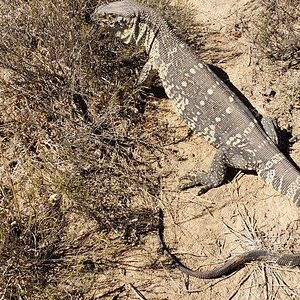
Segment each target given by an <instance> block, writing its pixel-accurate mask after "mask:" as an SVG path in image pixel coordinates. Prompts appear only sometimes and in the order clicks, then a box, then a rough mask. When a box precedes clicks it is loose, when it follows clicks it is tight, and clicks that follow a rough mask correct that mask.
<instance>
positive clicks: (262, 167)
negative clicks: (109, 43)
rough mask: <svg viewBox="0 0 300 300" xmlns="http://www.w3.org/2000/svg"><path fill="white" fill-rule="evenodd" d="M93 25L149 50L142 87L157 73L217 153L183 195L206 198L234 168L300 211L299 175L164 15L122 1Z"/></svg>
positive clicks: (103, 9)
mask: <svg viewBox="0 0 300 300" xmlns="http://www.w3.org/2000/svg"><path fill="white" fill-rule="evenodd" d="M92 20H93V21H94V22H95V23H98V24H99V23H100V24H101V23H102V24H106V25H108V26H109V27H110V28H111V30H112V31H113V32H114V33H115V35H116V36H117V37H119V38H120V39H121V40H122V41H123V42H124V43H127V44H128V43H134V44H136V45H142V46H144V48H145V51H146V53H147V54H148V56H149V59H148V61H147V63H146V64H145V66H144V67H143V69H142V71H141V74H140V78H139V83H143V82H144V81H145V79H146V78H147V76H148V75H149V72H150V71H151V70H156V71H157V72H158V75H159V77H160V79H161V81H162V84H163V86H164V88H165V91H166V94H167V96H168V97H169V98H170V99H172V100H173V103H174V106H175V108H176V110H177V112H178V114H179V115H180V116H181V117H182V119H184V120H185V121H186V123H187V125H188V126H189V127H190V128H191V129H193V131H194V132H196V133H198V134H199V135H200V136H202V137H203V138H204V139H205V140H207V141H208V142H209V143H210V144H212V145H213V146H214V147H215V148H216V149H217V152H216V154H215V156H214V158H213V161H212V164H211V167H210V169H209V171H208V172H199V173H197V174H195V175H187V176H186V178H187V179H189V182H188V183H186V184H184V185H182V189H186V188H190V187H194V186H200V187H201V190H200V191H201V192H205V191H207V190H208V189H210V188H213V187H216V186H218V185H220V184H221V183H222V182H223V180H224V177H225V173H226V168H227V167H228V166H230V167H234V168H238V169H242V170H255V171H256V172H257V173H258V175H259V176H260V177H261V178H263V179H264V180H265V181H266V182H267V183H268V184H270V185H271V186H273V187H274V188H275V189H276V190H277V191H279V192H280V193H282V194H284V195H286V196H287V197H288V198H290V199H291V200H293V201H294V202H295V204H296V205H297V206H300V174H299V172H298V171H297V170H296V168H295V167H294V166H293V165H292V164H291V163H290V162H289V161H288V160H287V159H286V158H285V156H284V155H283V154H282V153H281V152H280V151H279V150H278V148H277V146H276V145H275V144H274V140H275V138H272V139H271V138H270V137H269V136H268V135H267V134H266V131H265V130H264V129H263V128H262V126H261V124H259V123H258V121H257V120H256V119H255V117H254V116H253V115H252V113H251V112H250V111H249V109H248V108H247V107H246V106H245V105H244V103H243V102H242V101H241V100H240V99H239V98H238V97H237V96H236V95H235V94H234V93H233V92H232V91H231V90H230V89H229V88H228V87H227V86H226V85H225V84H224V83H223V82H222V81H221V80H220V79H219V78H218V77H217V76H216V75H215V74H214V73H213V72H212V71H211V69H210V68H209V67H208V66H207V65H206V64H205V63H204V62H203V61H201V60H200V59H199V58H198V57H197V56H196V55H195V54H194V53H193V52H192V51H191V49H190V48H189V47H188V46H187V45H186V44H185V43H184V42H182V41H181V40H179V39H178V38H177V37H176V35H175V34H174V33H173V32H172V30H171V29H170V28H169V26H168V25H167V23H166V21H165V20H164V19H163V18H162V17H161V16H160V15H159V14H157V13H156V12H155V11H154V10H153V9H152V8H150V7H148V6H146V5H142V4H140V3H137V2H134V1H118V2H113V3H109V4H107V5H102V6H99V7H98V8H97V9H96V10H95V12H94V13H93V14H92ZM268 132H269V131H268ZM254 256H255V255H254ZM251 257H252V256H251Z"/></svg>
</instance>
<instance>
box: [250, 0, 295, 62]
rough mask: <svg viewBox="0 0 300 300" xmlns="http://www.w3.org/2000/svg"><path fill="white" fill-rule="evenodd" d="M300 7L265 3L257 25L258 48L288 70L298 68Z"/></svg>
mask: <svg viewBox="0 0 300 300" xmlns="http://www.w3.org/2000/svg"><path fill="white" fill-rule="evenodd" d="M299 18H300V6H299V1H297V0H263V1H262V12H261V14H260V20H259V21H258V23H257V36H256V39H255V44H256V47H257V48H258V49H259V50H260V51H261V52H262V53H264V55H266V56H267V57H268V58H269V59H271V60H276V61H282V62H284V63H285V64H286V66H287V67H288V68H290V67H294V68H298V67H299V61H300V23H299Z"/></svg>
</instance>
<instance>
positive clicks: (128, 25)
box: [91, 0, 156, 44]
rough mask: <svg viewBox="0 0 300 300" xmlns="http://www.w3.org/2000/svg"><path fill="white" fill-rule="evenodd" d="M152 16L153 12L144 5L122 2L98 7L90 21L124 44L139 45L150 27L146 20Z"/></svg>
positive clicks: (125, 0) (127, 0)
mask: <svg viewBox="0 0 300 300" xmlns="http://www.w3.org/2000/svg"><path fill="white" fill-rule="evenodd" d="M153 14H155V12H154V10H153V9H151V8H150V7H148V6H146V5H143V4H140V3H137V2H134V1H130V0H124V1H117V2H111V3H108V4H104V5H100V6H98V7H97V8H96V9H95V11H94V12H93V14H92V15H91V19H92V21H93V22H94V24H96V25H100V26H106V27H108V28H109V29H110V31H112V32H113V33H114V34H115V35H116V36H117V37H119V38H121V40H122V41H123V42H124V43H126V44H128V43H130V42H134V43H136V44H141V43H142V42H143V41H144V40H145V37H146V33H147V32H148V33H149V28H150V27H151V24H150V25H149V24H146V23H147V22H146V20H148V19H149V16H152V15H153ZM150 19H151V18H150ZM155 25H156V24H155Z"/></svg>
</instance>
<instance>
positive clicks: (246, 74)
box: [109, 0, 300, 300]
mask: <svg viewBox="0 0 300 300" xmlns="http://www.w3.org/2000/svg"><path fill="white" fill-rule="evenodd" d="M252 2H253V1H247V0H201V1H200V0H199V1H197V0H193V1H192V3H193V4H194V7H195V9H196V10H197V14H196V15H197V18H198V19H199V20H201V22H207V23H209V24H210V25H209V26H212V27H213V28H215V29H216V30H219V31H220V33H223V32H224V33H225V34H224V35H223V34H220V35H219V37H218V38H219V39H220V42H222V43H225V45H224V47H225V49H226V47H228V48H230V49H240V53H241V54H240V55H239V57H238V58H232V59H222V54H221V56H220V59H219V61H218V62H217V63H214V65H217V66H218V67H220V68H221V69H223V70H224V71H225V72H226V73H227V74H228V76H229V78H230V81H231V82H232V83H233V84H234V85H235V86H236V87H237V88H238V89H239V90H240V91H241V92H242V93H243V94H244V95H245V96H246V97H247V98H248V99H249V100H250V102H251V103H252V104H253V105H254V106H255V107H256V108H258V110H259V111H260V112H262V113H263V114H272V112H273V111H274V110H275V108H277V107H280V105H281V103H280V102H278V101H280V99H279V96H280V93H278V94H279V95H278V98H276V99H275V100H276V101H277V102H275V100H274V103H275V104H274V106H272V105H269V106H266V105H263V103H264V96H263V94H264V91H265V89H266V88H268V86H270V85H271V84H272V88H276V80H277V82H278V78H277V79H276V80H275V79H274V74H273V75H272V70H269V69H268V68H267V66H266V67H263V66H260V71H259V72H258V71H257V66H256V65H255V63H253V61H252V57H251V51H248V50H249V44H247V38H244V37H243V36H242V37H241V38H234V35H233V34H232V35H230V34H226V33H228V32H230V30H231V29H232V28H233V27H234V24H235V21H236V20H237V15H238V12H239V11H240V10H241V9H242V8H245V7H246V6H249V5H250V4H251V3H252ZM209 42H210V41H209V40H208V43H209ZM226 43H227V44H226ZM225 55H226V54H225ZM206 57H208V61H207V62H208V63H211V61H214V60H213V54H211V55H210V56H209V55H208V56H206V55H205V53H204V55H203V58H204V59H206ZM209 59H211V61H209ZM264 70H268V72H266V74H263V73H264ZM298 77H299V76H298ZM284 79H285V80H292V79H290V78H284ZM274 82H275V83H274ZM279 82H280V80H279ZM278 89H279V88H278ZM160 106H161V110H160V112H159V113H160V118H161V119H162V120H163V122H166V124H167V126H168V127H169V128H170V130H173V131H174V138H176V139H178V140H179V139H180V138H183V137H185V136H187V134H188V130H187V128H186V127H185V124H184V123H183V122H182V121H181V120H180V119H179V117H178V116H177V115H176V114H175V112H174V110H173V108H172V105H171V102H170V101H169V100H167V99H165V100H162V101H161V104H160ZM288 123H292V125H293V135H294V134H295V135H296V134H299V133H300V129H299V128H300V118H299V112H298V111H297V110H296V109H295V111H294V112H293V114H292V117H291V118H290V119H288V120H285V119H284V118H283V119H282V123H281V125H282V126H287V125H288ZM299 148H300V147H299V143H298V144H297V143H296V144H294V147H293V151H292V152H291V156H292V157H293V159H294V160H295V161H296V163H297V164H298V165H300V151H299ZM168 149H169V150H171V152H172V153H173V155H171V156H170V157H169V159H168V160H166V161H165V162H164V163H163V168H162V169H163V172H165V173H166V174H167V173H170V174H171V175H169V176H168V177H167V178H166V180H165V182H164V183H163V191H162V193H161V198H160V200H159V204H160V206H161V207H162V208H163V210H164V212H165V215H166V217H165V226H166V229H165V231H166V232H165V238H166V242H167V243H168V244H169V246H170V248H171V249H172V251H173V253H174V254H176V255H177V256H178V257H180V258H181V259H182V262H184V263H185V264H187V265H188V266H190V267H191V268H194V269H197V268H200V269H201V268H204V269H205V268H211V267H213V266H215V265H216V264H219V263H222V262H224V261H225V260H226V259H228V258H230V257H232V256H234V255H236V254H239V253H242V252H244V251H247V250H251V249H257V248H260V247H266V248H268V249H272V250H274V251H283V252H289V251H296V250H298V251H299V249H300V242H299V241H300V239H299V238H300V234H299V225H300V222H299V210H297V209H296V207H295V205H294V204H293V203H291V201H289V200H288V199H287V198H285V197H284V196H282V195H280V194H279V193H277V192H276V191H275V190H274V189H273V188H271V187H269V186H268V185H267V184H265V183H264V182H263V181H262V180H261V179H260V178H259V177H257V176H256V175H255V174H245V173H243V172H237V174H236V175H234V176H232V177H233V178H231V179H228V180H227V181H226V182H225V184H224V185H222V186H220V187H218V188H216V189H213V190H210V191H209V192H207V193H206V194H204V195H201V196H197V188H194V189H190V190H188V191H183V192H179V191H178V183H179V180H178V179H179V177H180V176H182V175H184V174H185V173H186V172H188V171H189V170H192V169H194V168H198V169H204V170H205V169H207V168H208V167H209V165H210V162H211V159H212V157H213V154H214V153H215V150H214V149H213V148H212V147H211V146H209V145H208V144H207V143H206V142H205V141H203V140H202V139H201V138H199V137H197V136H196V135H195V134H192V135H191V136H190V137H188V138H186V139H184V141H183V142H179V143H177V144H175V145H171V146H169V147H168ZM126 264H128V267H125V268H122V270H123V271H124V272H122V275H121V278H122V279H121V281H122V282H123V283H124V284H125V286H126V292H125V294H126V296H125V295H124V297H125V298H126V299H188V300H191V299H299V298H298V297H299V296H300V284H299V275H300V270H299V269H298V270H297V269H287V268H282V267H278V266H276V265H272V264H266V263H252V264H250V265H247V266H246V267H245V268H244V269H242V270H240V271H239V272H237V273H235V274H233V275H231V276H229V277H228V278H221V279H217V280H199V279H194V278H187V277H186V276H185V275H183V274H182V273H181V272H180V271H179V270H177V269H175V268H173V267H171V266H170V264H169V263H168V260H167V259H166V258H165V257H164V256H162V254H161V253H160V252H159V251H158V243H157V240H156V237H155V236H152V237H148V238H147V239H146V240H145V245H144V246H143V247H141V249H137V250H136V251H135V252H133V253H130V255H128V256H127V257H125V258H124V265H126ZM153 264H155V265H156V267H157V268H156V270H153V269H151V268H147V266H150V265H153ZM119 280H120V279H119ZM139 293H140V294H139ZM143 297H144V298H143ZM125 298H124V299H125ZM109 299H111V298H109Z"/></svg>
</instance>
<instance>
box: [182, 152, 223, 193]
mask: <svg viewBox="0 0 300 300" xmlns="http://www.w3.org/2000/svg"><path fill="white" fill-rule="evenodd" d="M226 169H227V159H226V156H225V152H224V151H223V150H218V151H217V152H216V154H215V156H214V158H213V161H212V163H211V166H210V168H209V170H208V172H204V171H198V172H195V173H194V172H192V173H194V174H187V175H185V176H183V177H181V178H180V179H181V180H188V182H187V183H182V184H181V185H180V186H179V187H180V189H181V190H186V189H189V188H192V187H195V186H200V189H199V192H198V195H201V194H203V193H205V192H207V191H208V190H209V189H211V188H214V187H217V186H219V185H220V184H221V183H222V182H223V180H224V177H225V174H226Z"/></svg>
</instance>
